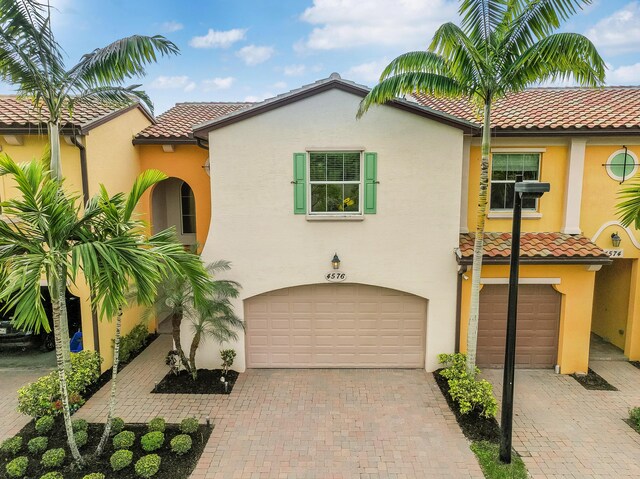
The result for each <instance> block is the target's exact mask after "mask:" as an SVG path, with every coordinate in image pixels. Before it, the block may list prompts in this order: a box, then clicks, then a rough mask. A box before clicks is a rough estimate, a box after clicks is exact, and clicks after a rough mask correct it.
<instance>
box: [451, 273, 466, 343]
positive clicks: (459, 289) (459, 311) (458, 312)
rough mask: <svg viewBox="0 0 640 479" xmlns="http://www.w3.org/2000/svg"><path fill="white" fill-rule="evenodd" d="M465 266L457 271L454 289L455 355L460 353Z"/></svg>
mask: <svg viewBox="0 0 640 479" xmlns="http://www.w3.org/2000/svg"><path fill="white" fill-rule="evenodd" d="M467 269H468V266H467V265H460V268H459V270H458V285H457V288H456V345H455V351H454V352H456V353H459V352H460V320H461V317H462V280H463V279H464V274H465V273H466V272H467Z"/></svg>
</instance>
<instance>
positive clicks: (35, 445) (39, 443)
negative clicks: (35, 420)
mask: <svg viewBox="0 0 640 479" xmlns="http://www.w3.org/2000/svg"><path fill="white" fill-rule="evenodd" d="M48 445H49V438H48V437H46V436H38V437H34V438H33V439H31V440H30V441H29V443H28V444H27V449H29V452H30V453H31V454H33V455H34V456H36V455H38V454H42V453H43V452H44V451H46V450H47V446H48Z"/></svg>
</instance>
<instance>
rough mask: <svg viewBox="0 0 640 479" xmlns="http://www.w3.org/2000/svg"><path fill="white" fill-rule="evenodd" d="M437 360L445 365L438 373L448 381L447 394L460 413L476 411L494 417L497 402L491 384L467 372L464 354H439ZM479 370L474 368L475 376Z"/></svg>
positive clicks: (496, 410)
mask: <svg viewBox="0 0 640 479" xmlns="http://www.w3.org/2000/svg"><path fill="white" fill-rule="evenodd" d="M438 361H440V363H441V364H443V365H444V366H445V368H444V369H443V370H442V371H440V375H441V376H442V377H444V378H445V379H447V382H448V383H449V395H450V396H451V399H453V400H454V401H455V402H456V403H457V404H458V408H459V410H460V413H461V414H467V413H470V412H471V411H477V412H478V413H479V414H480V415H481V416H484V417H487V418H490V417H495V415H496V413H497V412H498V403H497V401H496V398H495V397H494V396H493V386H492V385H491V383H489V382H488V381H487V380H486V379H480V380H478V379H476V377H471V376H469V374H468V373H467V368H466V355H465V354H461V353H456V354H439V355H438ZM479 372H480V370H479V369H478V368H476V376H477V375H478V373H479Z"/></svg>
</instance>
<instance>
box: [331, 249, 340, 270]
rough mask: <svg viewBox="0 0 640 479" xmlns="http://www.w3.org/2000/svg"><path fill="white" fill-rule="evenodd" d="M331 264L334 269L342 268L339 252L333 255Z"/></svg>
mask: <svg viewBox="0 0 640 479" xmlns="http://www.w3.org/2000/svg"><path fill="white" fill-rule="evenodd" d="M331 266H333V269H340V258H338V253H335V254H334V255H333V259H332V260H331Z"/></svg>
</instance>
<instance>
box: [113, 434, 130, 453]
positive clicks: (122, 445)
mask: <svg viewBox="0 0 640 479" xmlns="http://www.w3.org/2000/svg"><path fill="white" fill-rule="evenodd" d="M135 440H136V435H135V434H134V433H133V432H132V431H122V432H120V433H118V434H116V435H115V436H114V437H113V448H114V449H129V448H130V447H131V446H133V443H134V442H135Z"/></svg>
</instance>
